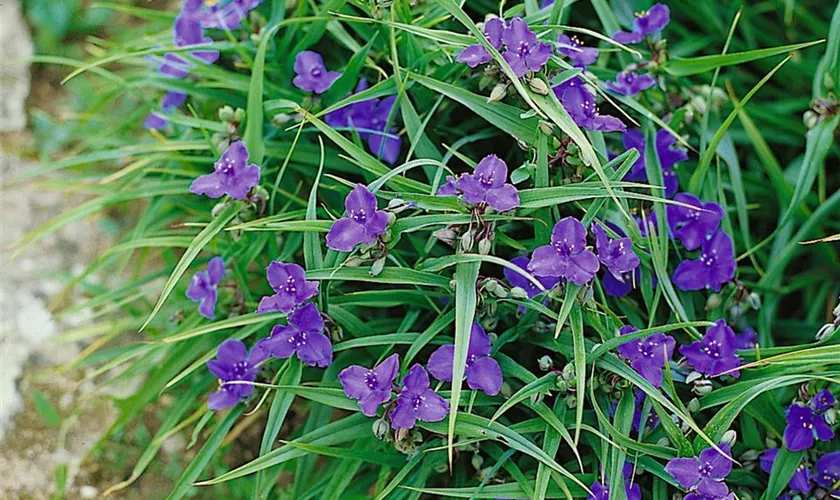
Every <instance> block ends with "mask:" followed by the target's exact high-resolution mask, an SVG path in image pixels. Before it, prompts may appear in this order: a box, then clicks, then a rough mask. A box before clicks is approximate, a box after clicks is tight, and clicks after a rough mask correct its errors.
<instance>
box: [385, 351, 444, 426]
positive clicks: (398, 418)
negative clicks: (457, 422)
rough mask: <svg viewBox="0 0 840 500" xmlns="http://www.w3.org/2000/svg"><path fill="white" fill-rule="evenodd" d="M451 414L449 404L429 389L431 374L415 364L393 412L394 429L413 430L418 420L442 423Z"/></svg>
mask: <svg viewBox="0 0 840 500" xmlns="http://www.w3.org/2000/svg"><path fill="white" fill-rule="evenodd" d="M447 413H449V403H448V402H447V401H446V400H445V399H443V398H442V397H440V395H438V393H436V392H435V391H433V390H432V389H430V388H429V374H428V373H426V369H425V368H423V366H422V365H420V364H415V365H414V366H412V367H411V369H410V370H409V371H408V375H406V376H405V378H404V379H403V388H402V391H401V392H400V395H399V397H398V398H397V407H396V408H395V409H394V411H393V412H391V425H392V426H393V427H394V429H411V428H413V427H414V424H415V423H416V422H417V420H418V419H419V420H421V421H423V422H440V421H441V420H443V419H444V418H445V417H446V414H447Z"/></svg>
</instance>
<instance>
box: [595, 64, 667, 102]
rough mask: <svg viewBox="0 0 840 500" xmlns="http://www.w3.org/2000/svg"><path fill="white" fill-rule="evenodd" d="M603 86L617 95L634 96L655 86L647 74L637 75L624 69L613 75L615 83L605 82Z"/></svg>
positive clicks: (654, 82) (652, 79)
mask: <svg viewBox="0 0 840 500" xmlns="http://www.w3.org/2000/svg"><path fill="white" fill-rule="evenodd" d="M604 85H605V86H606V87H607V88H608V89H609V90H612V91H613V92H616V93H618V94H621V95H626V96H634V95H636V94H638V93H639V92H641V91H643V90H647V89H649V88H651V87H653V86H654V85H656V80H654V78H653V77H652V76H650V75H648V74H644V75H639V74H638V73H636V72H635V71H632V70H629V69H625V70H624V71H622V72H620V73H618V74H617V75H615V83H613V82H606V83H605V84H604Z"/></svg>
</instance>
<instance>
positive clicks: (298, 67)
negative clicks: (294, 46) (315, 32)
mask: <svg viewBox="0 0 840 500" xmlns="http://www.w3.org/2000/svg"><path fill="white" fill-rule="evenodd" d="M295 73H297V76H295V77H294V79H293V80H292V83H293V84H294V85H295V87H297V88H299V89H301V90H306V91H309V92H314V93H316V94H323V93H324V92H326V91H327V89H328V88H330V87H331V86H332V84H333V82H335V81H336V80H338V78H339V77H340V76H341V73H339V72H337V71H327V67H326V66H324V58H323V57H321V54H319V53H317V52H313V51H311V50H304V51H301V52H298V55H297V56H295Z"/></svg>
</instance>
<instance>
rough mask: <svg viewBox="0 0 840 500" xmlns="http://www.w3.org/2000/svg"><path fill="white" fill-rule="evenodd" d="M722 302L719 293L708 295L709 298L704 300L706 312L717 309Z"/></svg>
mask: <svg viewBox="0 0 840 500" xmlns="http://www.w3.org/2000/svg"><path fill="white" fill-rule="evenodd" d="M722 301H723V299H721V297H720V294H719V293H713V294H711V295H709V298H708V299H706V310H707V311H711V310H712V309H717V308H718V307H719V306H720V303H721V302H722Z"/></svg>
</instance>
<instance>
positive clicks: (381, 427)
mask: <svg viewBox="0 0 840 500" xmlns="http://www.w3.org/2000/svg"><path fill="white" fill-rule="evenodd" d="M389 428H390V426H389V425H388V422H386V421H385V419H384V418H378V419H376V420H374V421H373V435H374V436H376V439H379V440H382V439H384V438H385V436H387V435H388V429H389Z"/></svg>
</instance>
